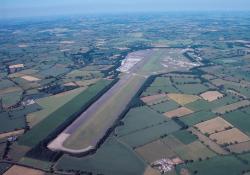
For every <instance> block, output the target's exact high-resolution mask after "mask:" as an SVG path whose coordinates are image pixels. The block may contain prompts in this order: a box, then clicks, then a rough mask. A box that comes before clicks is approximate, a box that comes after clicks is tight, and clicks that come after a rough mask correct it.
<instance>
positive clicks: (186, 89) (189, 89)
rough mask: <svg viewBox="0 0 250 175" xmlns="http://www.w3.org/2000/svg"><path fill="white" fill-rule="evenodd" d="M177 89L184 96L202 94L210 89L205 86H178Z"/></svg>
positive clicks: (197, 84)
mask: <svg viewBox="0 0 250 175" xmlns="http://www.w3.org/2000/svg"><path fill="white" fill-rule="evenodd" d="M176 87H177V89H179V90H180V91H181V92H182V93H184V94H191V95H198V94H200V93H202V92H205V91H207V90H208V89H209V88H208V87H206V86H205V85H203V84H199V83H196V84H176Z"/></svg>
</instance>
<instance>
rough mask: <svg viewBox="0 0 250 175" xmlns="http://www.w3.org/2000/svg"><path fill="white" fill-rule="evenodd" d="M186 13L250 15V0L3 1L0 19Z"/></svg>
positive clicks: (0, 8)
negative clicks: (153, 12) (235, 12)
mask: <svg viewBox="0 0 250 175" xmlns="http://www.w3.org/2000/svg"><path fill="white" fill-rule="evenodd" d="M186 10H195V11H202V10H204V11H210V10H224V11H225V10H226V11H231V10H235V11H241V10H244V11H245V10H249V11H250V0H0V18H8V17H23V16H47V15H61V14H65V15H67V14H80V13H96V12H98V13H102V12H110V13H116V12H137V11H186Z"/></svg>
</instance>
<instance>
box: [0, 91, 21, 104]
mask: <svg viewBox="0 0 250 175" xmlns="http://www.w3.org/2000/svg"><path fill="white" fill-rule="evenodd" d="M22 95H23V90H22V89H20V88H18V89H17V90H16V91H15V92H9V93H4V94H0V99H2V100H3V106H4V107H9V106H12V105H15V104H16V103H18V102H19V101H20V100H21V98H22Z"/></svg>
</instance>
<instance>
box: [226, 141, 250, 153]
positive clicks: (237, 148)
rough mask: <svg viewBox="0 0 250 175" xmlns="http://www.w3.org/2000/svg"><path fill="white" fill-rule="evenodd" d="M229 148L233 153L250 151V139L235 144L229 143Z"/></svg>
mask: <svg viewBox="0 0 250 175" xmlns="http://www.w3.org/2000/svg"><path fill="white" fill-rule="evenodd" d="M227 149H229V150H230V152H233V153H244V152H249V151H250V141H247V142H242V143H238V144H235V145H229V146H227Z"/></svg>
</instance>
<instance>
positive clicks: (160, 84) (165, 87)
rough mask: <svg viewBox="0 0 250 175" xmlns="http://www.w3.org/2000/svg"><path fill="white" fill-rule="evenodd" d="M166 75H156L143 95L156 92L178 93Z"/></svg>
mask: <svg viewBox="0 0 250 175" xmlns="http://www.w3.org/2000/svg"><path fill="white" fill-rule="evenodd" d="M178 92H179V90H178V89H176V88H175V87H174V86H173V85H172V83H171V81H170V78H168V77H157V78H156V79H155V80H154V82H153V83H152V84H151V85H150V86H149V87H148V88H147V89H146V90H145V91H144V92H143V94H142V95H143V96H148V95H154V94H158V93H178Z"/></svg>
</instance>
